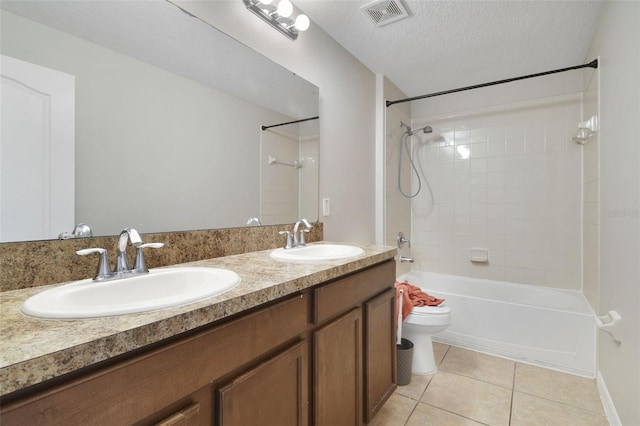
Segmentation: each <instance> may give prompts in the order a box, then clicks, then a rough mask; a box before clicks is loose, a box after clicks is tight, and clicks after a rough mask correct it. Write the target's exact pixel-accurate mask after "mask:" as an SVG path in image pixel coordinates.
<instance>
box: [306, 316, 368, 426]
mask: <svg viewBox="0 0 640 426" xmlns="http://www.w3.org/2000/svg"><path fill="white" fill-rule="evenodd" d="M313 346H314V362H313V383H314V395H315V397H314V404H313V405H314V408H315V412H314V418H315V424H316V425H318V426H321V425H327V426H340V425H351V426H354V425H355V426H358V425H360V424H361V423H362V315H361V311H360V308H356V309H353V310H352V311H350V312H349V313H347V314H345V315H343V316H341V317H340V318H338V319H337V320H335V321H333V322H331V323H329V324H327V325H325V326H324V327H321V328H320V329H318V330H317V331H315V332H314V333H313Z"/></svg>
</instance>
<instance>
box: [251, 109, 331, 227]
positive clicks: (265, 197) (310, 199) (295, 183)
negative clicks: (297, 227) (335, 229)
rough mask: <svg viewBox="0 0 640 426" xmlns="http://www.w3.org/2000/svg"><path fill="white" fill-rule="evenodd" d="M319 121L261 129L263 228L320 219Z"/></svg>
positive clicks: (276, 125) (271, 125)
mask: <svg viewBox="0 0 640 426" xmlns="http://www.w3.org/2000/svg"><path fill="white" fill-rule="evenodd" d="M318 122H319V119H318V117H308V118H304V119H301V120H296V121H294V122H285V123H273V124H269V125H267V126H262V128H261V133H260V150H261V155H260V218H261V223H262V225H275V224H279V223H293V222H295V221H296V220H297V219H298V218H299V217H309V218H317V217H318V184H319V182H318V144H319V123H318Z"/></svg>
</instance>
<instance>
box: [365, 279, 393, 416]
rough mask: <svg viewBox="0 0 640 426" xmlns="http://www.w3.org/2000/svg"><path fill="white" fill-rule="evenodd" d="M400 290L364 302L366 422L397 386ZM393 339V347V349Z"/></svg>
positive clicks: (390, 291) (388, 291) (389, 291)
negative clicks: (397, 318)
mask: <svg viewBox="0 0 640 426" xmlns="http://www.w3.org/2000/svg"><path fill="white" fill-rule="evenodd" d="M395 300H396V291H395V289H389V290H387V291H385V292H384V293H382V294H381V295H379V296H377V297H374V298H373V299H371V300H369V301H368V302H366V303H365V304H364V323H365V324H366V325H365V329H364V365H365V369H364V392H365V394H364V421H365V422H366V423H369V422H370V421H371V419H372V418H373V416H375V414H376V413H377V412H378V410H379V409H380V408H381V407H382V405H383V404H384V402H385V401H386V400H387V398H389V396H391V394H392V393H393V391H394V390H395V388H396V386H395V383H396V381H397V380H396V379H397V377H396V375H397V370H396V349H395V336H396V330H395V328H396V327H395V325H396V314H395V312H396V307H395ZM390 342H391V348H392V349H391V350H389V346H390Z"/></svg>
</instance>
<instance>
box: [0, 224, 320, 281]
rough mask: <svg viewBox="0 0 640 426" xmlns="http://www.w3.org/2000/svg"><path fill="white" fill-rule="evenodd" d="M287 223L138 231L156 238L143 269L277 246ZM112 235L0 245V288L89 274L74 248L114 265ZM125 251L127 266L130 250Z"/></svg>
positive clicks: (314, 237) (89, 260)
mask: <svg viewBox="0 0 640 426" xmlns="http://www.w3.org/2000/svg"><path fill="white" fill-rule="evenodd" d="M292 227H293V224H288V225H271V226H254V227H246V228H223V229H207V230H200V231H184V232H163V233H154V234H141V235H142V238H143V241H144V242H145V243H148V242H162V243H164V244H165V246H164V247H162V248H160V249H147V250H146V251H145V261H146V264H147V267H149V268H156V267H160V266H168V265H176V264H179V263H185V262H193V261H196V260H203V259H211V258H215V257H222V256H230V255H234V254H241V253H249V252H252V251H257V250H267V249H271V248H277V247H280V246H282V245H283V244H284V236H282V235H279V234H278V232H279V231H290V230H291V229H292ZM305 237H306V239H307V242H314V241H322V239H323V224H322V223H314V224H313V228H312V229H311V232H310V233H309V234H307V235H306V236H305ZM117 239H118V237H117V236H110V237H94V238H82V239H72V240H48V241H28V242H18V243H2V244H0V291H9V290H18V289H23V288H29V287H37V286H41V285H47V284H54V283H59V282H65V281H74V280H80V279H84V278H90V277H93V276H94V275H95V273H96V268H97V265H98V256H97V255H95V256H93V255H92V256H78V255H77V254H76V250H80V249H85V248H90V247H102V248H106V249H107V250H108V251H109V258H110V260H111V264H112V265H113V264H114V263H115V256H116V249H115V248H116V242H117ZM127 254H128V255H129V257H130V262H131V264H132V265H133V261H134V258H135V249H133V248H132V247H131V246H129V247H128V250H127Z"/></svg>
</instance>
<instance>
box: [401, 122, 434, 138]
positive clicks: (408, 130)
mask: <svg viewBox="0 0 640 426" xmlns="http://www.w3.org/2000/svg"><path fill="white" fill-rule="evenodd" d="M400 127H404V128H405V129H406V131H405V133H406V134H407V135H408V136H412V135H415V134H416V133H419V132H422V133H431V132H433V129H432V128H431V126H424V127H421V128H419V129H416V130H411V126H409V125H407V124H404V123H403V122H402V121H401V122H400Z"/></svg>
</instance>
